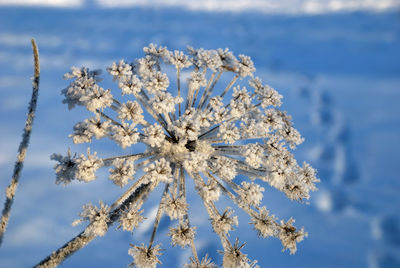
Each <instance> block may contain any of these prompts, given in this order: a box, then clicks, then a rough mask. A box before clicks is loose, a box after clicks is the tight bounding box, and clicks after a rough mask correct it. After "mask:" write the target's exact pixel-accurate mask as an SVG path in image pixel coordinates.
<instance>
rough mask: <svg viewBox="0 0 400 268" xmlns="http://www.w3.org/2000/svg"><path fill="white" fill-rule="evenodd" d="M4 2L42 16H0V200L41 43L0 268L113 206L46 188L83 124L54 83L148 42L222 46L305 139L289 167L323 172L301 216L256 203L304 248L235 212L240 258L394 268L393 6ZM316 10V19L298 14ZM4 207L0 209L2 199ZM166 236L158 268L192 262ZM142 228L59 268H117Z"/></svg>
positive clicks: (91, 189) (397, 148)
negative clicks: (284, 222) (274, 94)
mask: <svg viewBox="0 0 400 268" xmlns="http://www.w3.org/2000/svg"><path fill="white" fill-rule="evenodd" d="M12 2H13V3H22V2H24V3H23V4H26V3H27V2H31V4H35V3H38V5H37V6H36V7H22V6H19V7H8V6H6V5H3V6H1V7H0V124H1V127H0V178H1V180H0V188H1V189H5V187H6V185H7V184H8V182H9V180H10V177H11V172H12V165H13V161H14V159H15V155H16V151H17V146H18V143H19V141H20V134H21V130H22V127H23V124H24V119H25V113H26V105H27V103H28V101H29V97H30V90H31V89H30V88H31V81H30V77H31V76H32V56H31V48H30V38H31V37H35V38H36V40H37V43H38V45H39V49H40V55H41V67H42V75H41V88H40V90H41V91H40V97H39V103H38V113H37V118H36V121H35V124H34V130H33V134H32V139H31V146H30V148H29V151H28V155H27V161H26V165H25V169H24V170H23V173H22V178H21V184H20V188H19V190H18V192H17V195H16V200H15V203H14V207H13V211H12V216H11V221H10V226H9V229H8V232H7V233H6V236H5V240H4V243H3V246H2V248H1V250H0V267H10V268H11V267H27V266H31V265H33V264H35V263H37V262H38V261H39V260H40V259H41V258H43V257H45V256H46V255H47V254H49V253H50V252H51V251H52V250H55V249H56V248H58V247H59V246H60V245H62V244H63V243H64V242H66V241H67V240H68V239H70V238H71V237H72V236H74V235H75V234H77V233H78V232H80V230H81V227H71V222H72V221H73V220H74V219H76V218H77V214H78V213H79V212H80V210H81V206H82V205H83V204H85V203H87V202H89V201H92V202H93V203H97V201H98V200H99V199H102V200H104V201H106V202H110V201H111V200H113V199H115V197H116V196H117V195H118V193H119V191H120V190H119V189H117V187H115V186H113V185H111V183H110V182H109V181H108V180H107V179H106V174H103V176H102V174H99V177H100V179H99V180H97V181H96V182H93V183H90V184H78V183H76V184H72V185H69V186H68V187H62V186H56V185H55V184H54V181H55V176H54V173H53V170H52V166H53V163H52V162H51V161H50V160H49V155H51V154H52V153H53V152H59V153H65V152H66V150H67V148H68V147H71V148H72V151H83V150H85V146H77V145H74V144H73V143H72V142H71V140H70V139H68V137H67V136H68V134H70V133H71V131H72V126H73V125H74V124H75V123H76V122H77V121H80V120H82V118H85V116H84V115H83V114H82V113H83V112H82V110H79V109H77V110H73V111H68V109H67V107H66V106H65V105H63V104H62V103H61V100H62V97H61V96H60V91H61V89H62V88H64V87H65V86H66V81H64V80H63V79H62V75H63V73H65V72H66V71H68V70H69V67H70V66H73V65H74V66H81V65H85V66H88V67H93V68H101V69H105V67H106V66H109V65H110V64H111V62H112V61H116V60H119V59H121V58H124V59H127V60H131V59H133V58H137V57H138V56H140V55H142V48H143V46H145V45H147V44H148V43H150V42H154V43H158V44H162V45H166V46H168V47H169V48H171V49H184V48H185V47H186V45H192V46H194V47H204V48H219V47H222V48H225V47H229V48H230V49H231V50H232V51H234V52H235V53H236V54H241V53H243V54H247V55H249V56H251V57H252V58H253V60H254V62H255V66H256V67H257V74H258V76H260V77H261V78H263V81H266V82H268V83H269V84H270V85H271V86H273V87H274V88H276V89H277V90H278V91H279V92H280V93H281V94H282V95H284V100H283V101H284V109H286V110H287V111H288V112H289V113H290V114H291V115H292V116H293V119H294V123H295V126H296V127H297V129H299V131H300V132H301V133H302V134H303V136H304V137H305V138H306V142H305V143H304V144H303V145H301V146H300V147H299V149H298V151H297V153H296V156H297V158H298V160H299V162H301V161H302V160H307V161H309V162H311V163H312V165H313V166H314V167H315V168H317V169H318V170H319V177H320V179H321V183H320V184H319V188H320V191H319V192H318V193H315V194H314V195H313V196H312V198H311V200H310V203H311V204H310V205H308V206H307V205H305V204H297V203H293V202H290V201H289V200H287V198H285V197H284V196H283V195H282V194H281V193H279V192H276V191H273V189H270V188H269V189H267V190H266V194H265V198H264V202H265V204H266V205H267V206H268V208H269V209H270V210H271V211H272V212H274V213H275V214H277V215H278V216H279V217H282V218H286V219H287V218H289V217H291V216H293V217H294V218H295V219H296V220H297V221H296V225H297V226H304V227H305V229H306V230H307V231H308V232H309V237H308V238H307V239H306V240H305V241H303V242H301V243H300V244H299V249H298V252H297V253H296V255H294V256H289V254H288V253H287V252H285V253H282V252H281V245H280V242H279V241H278V240H276V239H267V240H264V239H258V238H257V236H256V233H255V232H254V231H253V230H252V228H251V226H250V225H247V224H246V222H248V221H249V220H248V219H247V218H246V216H245V215H241V214H239V216H240V222H241V225H240V226H239V229H240V232H234V233H233V234H232V236H239V238H241V240H245V241H246V242H248V243H247V245H246V247H245V249H244V251H245V253H247V254H248V255H249V257H250V258H251V259H257V260H258V261H259V264H260V266H261V267H367V266H368V265H369V266H370V267H399V266H400V217H399V216H398V209H399V205H400V197H399V192H400V181H399V179H400V177H399V175H398V174H399V173H398V170H397V168H398V164H399V157H398V152H400V107H399V103H400V76H399V75H400V51H399V47H400V31H399V29H400V28H399V27H400V19H399V18H400V16H399V13H398V11H396V8H397V7H398V5H399V1H394V0H393V1H390V0H387V1H368V0H363V1H339V0H337V1H311V0H304V1H301V0H298V1H291V2H289V1H288V0H286V1H279V4H277V2H276V1H254V2H250V1H227V0H225V1H221V2H216V1H204V5H201V6H200V5H199V4H198V3H200V2H202V1H172V0H171V1H156V3H157V8H151V7H150V4H149V3H148V2H147V1H113V3H115V4H114V6H113V7H114V8H112V9H108V8H104V7H106V6H108V4H107V3H106V2H105V1H79V0H75V1H68V5H66V4H65V3H67V2H66V1H62V0H59V1H53V2H52V3H53V5H54V6H58V7H73V8H72V9H71V8H70V9H64V8H53V7H49V5H47V7H46V5H45V4H44V3H45V2H47V1H39V0H37V1H25V0H24V1H22V0H20V1H12ZM127 2H129V5H128V6H129V7H126V5H125V4H126V3H127ZM7 3H9V2H7V1H5V0H2V1H0V4H7ZM108 3H109V2H108ZM153 3H154V2H153ZM223 3H225V5H224V4H223ZM238 3H242V4H238ZM273 3H275V6H271V5H272V4H273ZM288 3H289V4H288ZM312 3H315V5H317V6H318V5H320V6H321V7H320V8H319V9H318V10H320V11H318V12H312V11H310V9H307V6H308V7H309V6H310V5H311V6H312ZM321 3H324V4H321ZM285 4H286V5H285ZM43 5H44V6H43ZM241 5H242V6H241ZM181 7H183V8H181ZM289 7H290V8H289ZM274 8H275V9H274ZM317 8H318V7H317ZM273 9H274V10H273ZM210 10H212V11H210ZM255 10H258V12H255ZM271 10H272V11H271ZM292 10H293V11H292ZM314 10H317V9H314ZM228 11H234V12H228ZM333 11H335V12H333ZM339 11H340V12H339ZM349 11H356V12H349ZM376 11H379V12H376ZM311 13H314V15H312V14H311ZM110 86H113V87H115V85H111V84H110ZM112 150H113V148H112V147H110V148H105V149H103V150H102V152H109V153H112ZM101 178H103V179H101ZM0 197H1V200H4V193H3V190H1V193H0ZM197 201H198V200H197V199H196V198H195V197H193V202H194V205H193V207H191V210H192V213H194V214H198V215H199V216H198V217H195V218H194V219H193V221H194V223H195V224H197V225H198V226H199V229H198V233H201V234H202V235H201V237H200V238H199V240H197V243H198V246H199V247H200V248H201V249H200V255H204V254H205V253H206V252H210V253H213V254H211V257H212V258H213V259H214V260H216V262H217V263H221V257H220V255H219V254H218V253H216V251H217V250H218V249H220V245H219V242H218V240H217V239H216V238H215V237H214V234H213V233H212V232H211V230H210V226H209V224H208V222H207V217H206V216H205V215H204V213H203V212H204V211H203V209H202V208H201V205H200V203H198V202H197ZM1 202H2V201H1ZM157 202H158V196H157V195H154V196H153V198H150V200H149V202H148V205H147V208H148V209H147V215H148V217H149V218H151V215H152V207H153V206H154V205H155V204H156V203H157ZM196 202H197V203H196ZM193 216H194V215H193ZM168 225H169V222H168V221H167V220H164V221H162V222H161V228H162V229H161V232H160V235H159V236H158V237H160V239H161V242H162V243H163V245H164V247H166V248H167V251H166V252H165V254H164V256H163V257H161V260H162V262H163V263H164V264H165V266H164V267H180V266H181V264H182V263H185V262H186V260H187V258H188V256H189V252H187V251H182V250H180V249H176V248H174V249H170V248H169V246H168V245H169V239H168V238H167V236H166V235H165V232H166V231H167V230H168ZM148 228H149V227H146V225H145V226H143V227H142V228H140V229H139V230H138V232H137V233H136V234H135V235H134V236H133V237H132V236H131V235H130V234H128V233H123V232H122V231H114V230H111V231H110V232H109V233H108V234H107V235H106V236H105V237H102V238H98V239H96V240H95V241H94V242H93V243H91V244H90V245H89V246H87V247H86V248H84V249H83V250H81V251H79V252H78V253H76V254H75V255H73V256H72V257H71V258H69V259H68V260H67V261H66V262H65V263H64V265H63V267H126V265H127V264H128V263H130V262H131V257H130V256H129V255H128V254H127V250H128V248H129V243H132V242H140V241H142V240H143V239H145V241H147V239H148V237H149V229H148ZM163 233H164V235H163ZM175 258H177V260H178V263H179V265H178V266H177V265H176V263H177V262H176V261H175ZM374 265H375V266H374Z"/></svg>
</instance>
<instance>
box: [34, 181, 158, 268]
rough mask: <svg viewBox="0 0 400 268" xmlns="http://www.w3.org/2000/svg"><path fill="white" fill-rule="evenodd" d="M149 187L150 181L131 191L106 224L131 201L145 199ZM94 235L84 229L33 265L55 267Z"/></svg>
mask: <svg viewBox="0 0 400 268" xmlns="http://www.w3.org/2000/svg"><path fill="white" fill-rule="evenodd" d="M151 188H152V185H150V183H148V184H144V185H141V186H139V187H138V188H137V189H136V191H135V192H133V193H132V194H131V195H130V196H129V198H127V199H126V200H125V201H124V202H123V203H122V204H121V205H120V206H119V207H117V208H116V209H115V210H113V211H112V212H110V217H109V218H110V221H109V222H108V226H111V225H112V224H113V223H114V222H115V221H117V220H118V218H119V215H120V214H121V212H122V211H123V210H126V209H127V208H128V207H129V205H130V204H131V203H136V202H138V201H139V200H143V199H145V198H146V197H147V194H148V193H149V192H150V190H151ZM95 237H96V236H95V235H87V234H86V233H85V230H84V231H82V232H81V233H79V235H77V236H75V237H74V238H72V239H71V240H70V241H68V242H67V243H65V244H64V245H63V246H62V247H60V248H59V249H57V250H56V251H54V252H53V253H52V254H51V255H49V256H48V257H46V258H45V259H43V260H42V261H41V262H40V263H39V264H37V265H35V266H34V267H37V268H39V267H41V268H50V267H57V266H58V265H59V264H61V263H62V262H63V261H64V260H65V259H66V258H68V257H69V256H71V255H72V254H74V253H75V252H76V251H78V250H80V249H81V248H83V247H85V246H86V245H87V244H89V243H90V242H91V241H92V240H93V239H94V238H95Z"/></svg>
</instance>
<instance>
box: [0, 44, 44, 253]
mask: <svg viewBox="0 0 400 268" xmlns="http://www.w3.org/2000/svg"><path fill="white" fill-rule="evenodd" d="M31 42H32V50H33V59H34V77H33V82H32V97H31V102H30V103H29V107H28V116H27V118H26V122H25V128H24V133H23V134H22V141H21V143H20V145H19V148H18V156H17V161H16V162H15V166H14V172H13V176H12V179H11V182H10V185H9V186H8V187H7V189H6V202H5V204H4V208H3V213H2V217H1V223H0V246H1V243H2V242H3V237H4V233H5V231H6V228H7V224H8V220H9V218H10V213H11V206H12V204H13V201H14V196H15V192H16V191H17V188H18V182H19V179H20V176H21V171H22V168H23V165H24V160H25V156H26V151H27V149H28V145H29V139H30V136H31V132H32V126H33V119H34V118H35V111H36V105H37V99H38V95H39V78H40V63H39V51H38V47H37V45H36V41H35V40H34V39H32V40H31Z"/></svg>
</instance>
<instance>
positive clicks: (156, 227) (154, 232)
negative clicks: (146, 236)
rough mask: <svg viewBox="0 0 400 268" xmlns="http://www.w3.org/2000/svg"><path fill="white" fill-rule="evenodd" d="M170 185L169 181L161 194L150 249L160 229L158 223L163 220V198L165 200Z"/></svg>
mask: <svg viewBox="0 0 400 268" xmlns="http://www.w3.org/2000/svg"><path fill="white" fill-rule="evenodd" d="M168 187H169V183H168V184H166V185H165V188H164V192H163V194H162V196H161V200H160V204H159V205H158V210H157V215H156V218H155V220H154V225H153V231H152V233H151V237H150V242H149V249H151V247H152V246H153V242H154V238H155V237H156V232H157V229H158V225H159V224H160V220H161V217H162V215H163V208H162V200H163V198H164V196H165V195H166V194H167V192H168Z"/></svg>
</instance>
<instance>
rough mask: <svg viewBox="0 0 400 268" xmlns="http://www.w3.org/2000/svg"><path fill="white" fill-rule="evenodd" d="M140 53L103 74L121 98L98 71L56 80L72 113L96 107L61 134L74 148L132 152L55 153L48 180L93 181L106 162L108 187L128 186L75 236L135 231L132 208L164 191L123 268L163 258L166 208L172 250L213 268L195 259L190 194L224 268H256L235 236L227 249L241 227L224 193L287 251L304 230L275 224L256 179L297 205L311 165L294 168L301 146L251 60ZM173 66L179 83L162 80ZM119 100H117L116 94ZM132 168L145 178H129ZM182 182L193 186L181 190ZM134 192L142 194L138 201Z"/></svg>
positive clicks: (310, 184) (88, 214) (194, 52)
mask: <svg viewBox="0 0 400 268" xmlns="http://www.w3.org/2000/svg"><path fill="white" fill-rule="evenodd" d="M144 52H145V56H144V57H143V58H140V59H137V60H135V61H133V62H125V61H124V60H121V61H119V62H117V63H113V64H112V66H111V67H109V68H108V69H107V71H108V73H109V74H110V75H112V76H113V80H114V81H116V82H117V83H118V86H119V88H120V90H121V91H120V93H112V92H111V90H110V89H104V88H102V87H101V86H100V85H99V82H100V80H101V79H100V77H99V74H100V73H99V71H90V70H89V69H87V68H80V69H79V68H75V67H73V68H72V71H71V72H70V73H67V74H66V75H65V78H66V79H71V80H72V82H71V83H70V85H69V86H68V87H67V88H66V89H64V90H63V91H62V94H63V95H64V97H65V99H64V101H63V102H64V103H66V104H68V107H69V108H70V109H72V108H74V107H75V106H84V107H86V109H87V110H89V111H90V112H93V117H92V118H89V119H85V120H83V121H82V122H79V123H77V124H76V125H75V126H74V133H73V134H71V135H70V137H71V138H72V140H73V141H74V143H87V142H92V140H93V139H94V138H96V139H101V138H109V139H111V140H114V141H115V142H116V143H117V144H118V145H119V146H121V147H122V148H123V149H126V150H128V148H129V151H134V152H135V154H124V155H118V156H112V157H107V158H101V157H99V156H97V154H96V152H94V153H91V152H90V150H89V149H88V153H87V156H85V155H80V156H77V155H72V154H71V153H70V152H68V154H67V156H62V155H59V154H54V155H53V156H52V159H54V160H56V161H57V164H56V165H55V170H56V174H57V181H56V182H57V183H63V184H69V183H70V182H71V181H72V180H79V181H84V182H90V181H93V180H95V179H96V170H97V169H99V168H101V167H108V170H109V172H110V176H109V179H110V180H111V181H112V182H113V183H114V184H116V185H117V186H119V187H125V186H126V185H127V184H130V183H131V184H132V186H131V187H130V188H129V189H127V190H126V192H125V193H124V194H122V195H121V197H120V198H119V200H117V201H116V202H115V203H114V204H113V205H111V206H110V207H108V206H105V205H104V204H103V203H101V207H100V208H96V207H95V206H93V205H91V204H90V205H86V206H85V207H84V211H83V212H82V213H81V216H82V217H83V219H84V220H88V221H89V223H90V224H89V226H88V228H87V230H86V231H85V232H84V233H83V234H82V236H90V237H94V236H96V235H97V236H101V235H103V234H104V233H105V232H106V231H107V227H108V226H109V225H111V224H112V223H113V222H115V221H119V223H120V227H122V229H123V230H126V231H132V230H134V228H135V227H137V226H138V225H139V224H140V222H141V221H142V220H143V217H142V216H141V212H142V211H140V209H141V206H142V205H143V203H144V201H145V199H146V197H147V195H148V193H149V192H151V191H152V190H154V189H155V188H156V187H157V186H158V185H160V184H163V185H164V191H163V194H162V198H161V202H160V204H159V207H158V211H157V214H156V218H155V221H154V227H153V233H152V236H151V238H150V242H149V244H148V245H145V244H142V245H141V246H136V245H134V246H132V248H131V249H130V250H129V254H130V255H132V256H133V258H134V260H133V263H132V265H135V266H137V267H155V266H156V265H157V264H158V263H160V260H159V259H158V257H157V256H158V255H160V254H161V248H160V245H159V244H158V245H155V246H154V245H153V243H154V239H155V235H156V231H157V228H158V224H159V221H160V218H161V217H162V216H163V214H164V213H165V214H166V215H168V216H169V217H170V218H171V220H176V221H177V225H176V227H173V228H170V232H169V235H170V236H171V243H172V245H174V246H176V245H179V246H181V247H185V246H189V247H190V248H191V250H192V254H193V257H192V258H191V259H190V261H189V264H187V266H188V267H215V264H214V263H213V262H212V261H211V260H210V259H209V258H208V257H207V256H205V257H204V258H203V259H202V260H201V261H200V260H199V257H198V255H197V252H196V247H195V243H194V240H195V236H196V232H195V230H196V228H195V227H193V226H191V222H190V218H189V211H188V204H187V201H186V200H187V199H186V196H187V193H191V192H193V191H194V190H195V191H197V193H198V194H199V196H200V197H201V199H202V201H203V203H204V207H205V209H206V211H207V213H208V216H209V219H210V222H211V225H212V227H213V230H214V231H215V233H216V234H217V235H218V236H219V238H220V240H221V244H222V248H223V251H222V254H223V266H224V267H254V266H255V265H256V262H252V261H250V260H249V259H248V258H247V255H246V254H244V253H242V252H241V250H242V248H243V245H239V241H238V240H236V242H235V243H234V244H232V242H231V239H230V238H229V233H230V231H232V230H233V229H234V228H235V227H236V226H237V225H238V223H239V221H238V218H237V216H235V215H234V211H233V210H232V209H231V208H229V207H228V208H226V209H225V210H224V211H219V210H218V209H217V206H216V205H215V203H216V202H217V201H218V200H219V199H220V197H221V195H225V196H227V197H228V198H229V199H230V200H231V201H232V202H233V204H234V205H235V206H237V207H238V208H240V209H242V210H243V211H245V212H246V213H247V214H248V215H249V216H250V217H251V224H253V225H254V228H255V229H256V231H257V232H258V234H259V235H260V236H262V237H270V236H271V237H276V238H279V239H280V240H281V242H282V245H283V248H284V250H285V249H289V250H290V253H291V254H293V253H295V252H296V249H297V248H296V243H297V242H300V241H301V240H303V238H304V237H305V236H307V233H306V232H304V230H303V228H301V229H297V228H296V227H294V226H293V222H294V220H293V219H289V220H288V221H287V222H285V221H283V220H281V221H278V219H277V217H276V216H274V215H271V214H270V212H269V211H268V210H267V208H266V207H265V206H263V205H262V198H263V192H264V191H265V188H264V187H262V186H261V185H260V184H259V183H260V182H261V183H263V182H266V183H268V184H269V185H270V186H272V187H275V188H277V189H278V190H280V191H282V192H283V193H284V194H285V195H286V196H287V197H288V198H289V199H291V200H297V201H303V200H305V199H309V197H310V191H314V190H316V187H315V185H314V184H315V183H316V182H317V181H318V179H317V178H316V177H315V171H314V169H312V168H311V167H310V166H309V165H308V164H307V163H303V165H302V166H300V165H299V164H298V163H297V162H296V160H295V159H294V157H293V155H292V153H291V150H292V149H294V148H295V147H296V146H297V145H298V144H300V143H301V142H302V141H303V139H302V138H301V136H300V134H299V132H298V131H297V130H296V129H295V128H294V127H293V124H292V122H291V117H290V116H289V115H287V113H286V112H285V111H281V110H280V109H279V106H280V105H281V98H282V96H281V95H280V94H279V93H278V92H277V91H276V90H275V89H273V88H271V87H270V86H268V85H265V84H263V83H262V82H261V79H260V78H258V77H254V76H253V73H254V72H255V67H254V65H253V62H252V61H251V59H250V57H248V56H244V55H239V57H238V58H236V57H235V56H234V55H233V54H232V52H230V51H229V50H228V49H225V50H223V49H218V50H204V49H194V48H191V47H188V54H185V53H183V52H181V51H169V50H167V48H165V47H158V46H155V45H153V44H150V45H149V46H148V47H145V48H144ZM171 66H172V68H171ZM171 69H172V70H173V72H176V78H174V80H175V79H176V86H175V83H172V82H171V80H170V79H172V78H170V76H169V75H167V73H165V71H171ZM183 77H185V79H184V80H183ZM224 81H225V83H224ZM229 81H230V82H229ZM172 85H174V86H172ZM119 94H122V95H123V96H124V98H123V99H124V100H126V101H124V102H123V101H121V99H122V98H117V97H116V96H117V95H119ZM118 99H120V100H118ZM136 144H144V145H145V148H146V149H144V150H142V152H138V150H136V149H133V148H135V147H134V146H135V145H136ZM138 147H139V146H138ZM131 148H132V149H131ZM139 148H143V146H142V147H139ZM140 170H141V171H142V173H143V175H142V176H136V177H135V174H139V173H140V172H139V171H140ZM188 180H192V181H193V182H194V185H195V189H187V187H186V185H187V181H188ZM140 187H142V188H143V189H144V188H145V189H146V191H145V193H144V194H143V193H141V192H140V191H139V190H138V189H140ZM139 194H141V195H139ZM133 196H135V198H133V199H132V197H133ZM138 196H139V197H138ZM132 200H134V201H132ZM121 204H124V205H123V206H122V205H121ZM85 241H86V240H85ZM85 243H87V241H86V242H85ZM83 246H84V245H83ZM61 261H62V259H61Z"/></svg>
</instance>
